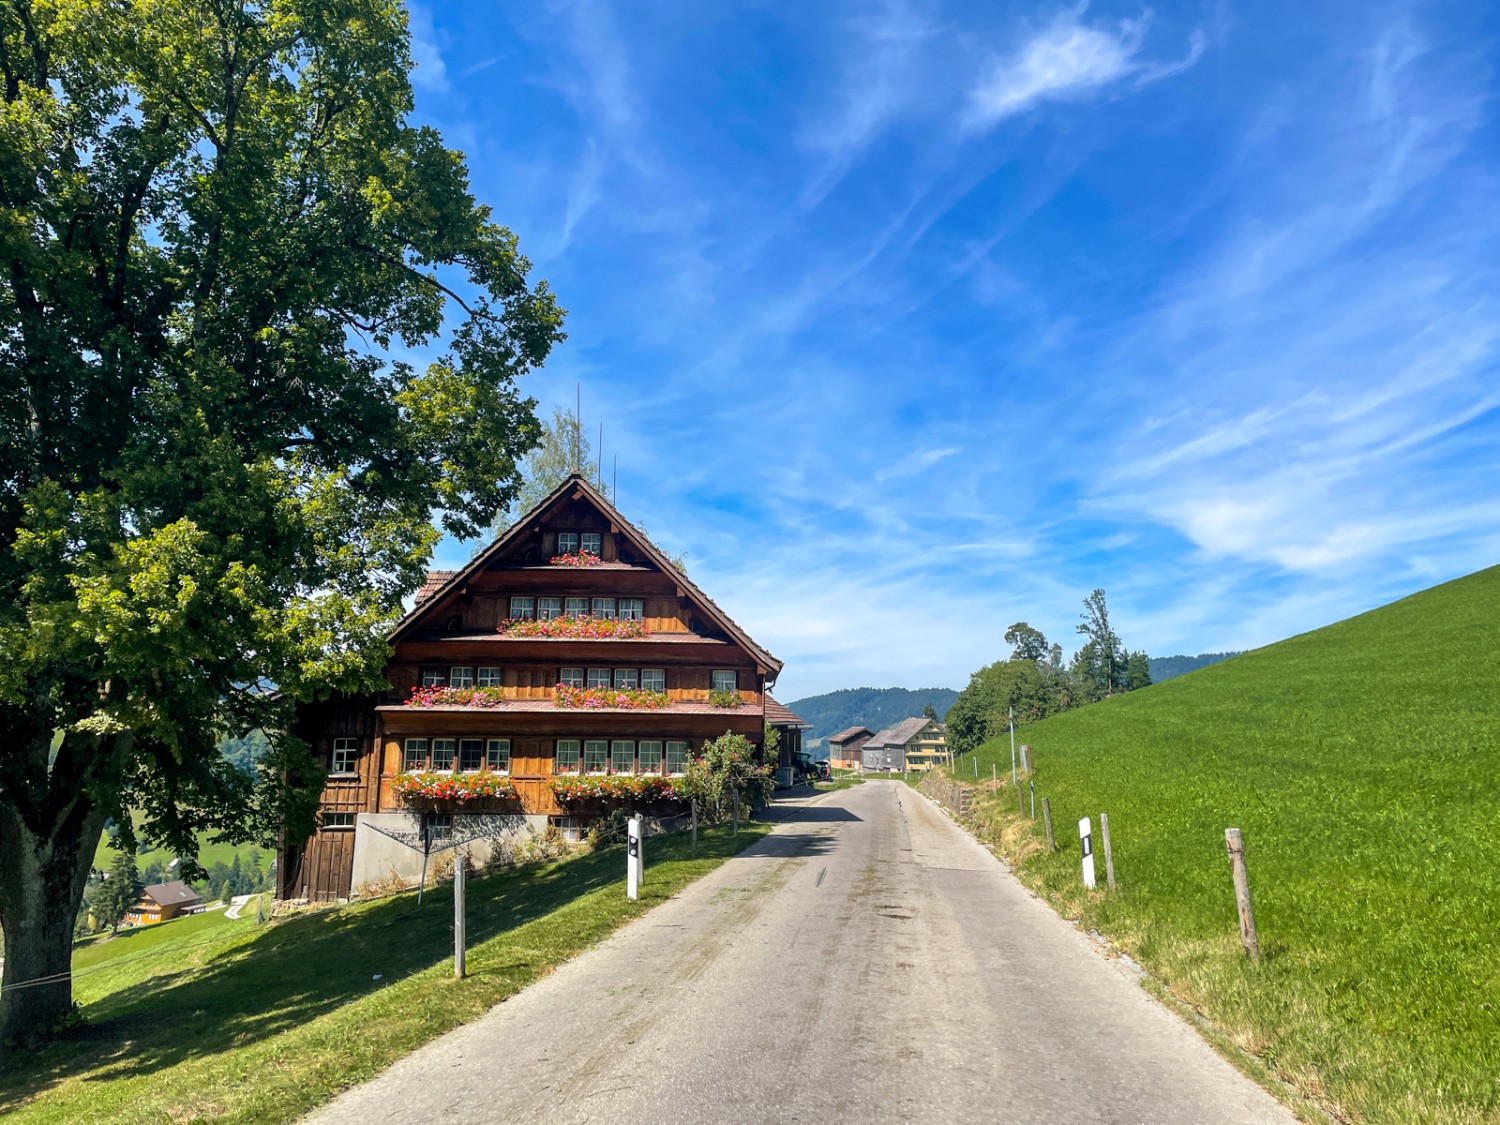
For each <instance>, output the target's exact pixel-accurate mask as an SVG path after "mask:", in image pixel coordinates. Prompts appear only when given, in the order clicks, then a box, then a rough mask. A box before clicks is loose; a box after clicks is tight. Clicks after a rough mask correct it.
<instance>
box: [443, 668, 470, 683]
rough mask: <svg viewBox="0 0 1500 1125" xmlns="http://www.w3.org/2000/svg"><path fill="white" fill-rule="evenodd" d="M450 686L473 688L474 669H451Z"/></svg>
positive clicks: (449, 670)
mask: <svg viewBox="0 0 1500 1125" xmlns="http://www.w3.org/2000/svg"><path fill="white" fill-rule="evenodd" d="M448 686H449V687H473V686H474V669H472V668H449V669H448Z"/></svg>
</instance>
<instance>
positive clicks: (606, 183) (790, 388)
mask: <svg viewBox="0 0 1500 1125" xmlns="http://www.w3.org/2000/svg"><path fill="white" fill-rule="evenodd" d="M412 29H413V34H414V46H413V50H414V56H415V57H416V59H417V61H418V64H419V65H418V67H417V69H416V71H415V72H414V75H413V81H414V83H415V85H416V88H417V94H418V115H419V117H420V118H422V119H423V120H425V121H427V122H430V123H432V124H435V125H436V126H438V127H439V128H440V129H441V130H442V132H443V134H444V136H445V138H446V139H447V141H448V143H449V144H450V145H452V146H454V147H457V148H461V149H463V150H464V151H465V152H466V153H467V154H468V156H469V159H470V162H471V169H472V174H473V185H474V188H475V191H476V193H477V194H478V196H479V197H480V198H481V199H482V200H484V201H485V202H487V203H489V204H490V205H492V206H493V208H494V211H495V215H496V217H497V219H499V220H500V221H502V222H504V223H505V224H506V225H508V226H510V227H511V228H512V229H513V230H514V231H515V232H516V233H517V235H518V236H519V238H520V240H521V245H522V247H523V249H524V251H525V252H526V253H527V255H528V256H529V257H530V258H531V260H532V262H533V263H534V266H535V271H536V274H537V275H539V276H543V277H546V278H547V279H548V280H549V281H550V282H551V284H552V285H553V287H554V288H555V290H556V291H557V293H558V295H559V297H560V300H561V302H562V304H563V305H564V306H565V307H566V308H567V309H568V310H569V316H568V324H567V327H568V333H569V339H568V341H567V342H566V343H565V344H563V345H562V346H561V347H560V348H559V349H558V350H557V352H556V353H555V354H554V358H553V359H552V360H551V361H550V362H549V363H548V365H547V368H546V370H545V371H544V372H542V373H540V374H539V375H537V376H535V377H528V379H527V380H526V383H527V388H526V389H527V390H528V391H529V393H531V394H532V395H534V396H535V397H537V398H538V399H539V400H540V401H541V402H542V404H543V411H544V412H550V407H551V405H552V404H554V403H561V404H571V403H572V401H573V396H574V388H575V384H576V383H579V382H581V383H582V387H583V400H584V415H585V421H586V423H587V424H588V425H589V426H590V427H591V430H592V427H595V426H597V424H598V423H599V422H600V421H602V422H603V423H604V457H605V465H606V477H608V473H609V467H610V465H611V464H612V462H613V460H614V458H615V457H616V456H618V459H619V478H618V479H619V485H618V500H619V505H620V507H621V509H622V510H623V511H624V512H625V514H626V515H627V516H628V517H630V518H633V519H638V520H640V521H641V522H642V523H644V524H645V525H646V526H647V527H648V528H649V529H650V531H651V533H652V535H653V536H654V537H655V538H656V539H657V541H658V542H660V543H661V544H662V545H663V546H665V547H667V548H669V549H671V550H674V551H682V550H685V551H686V552H687V553H688V564H689V567H690V570H691V573H692V574H693V576H694V578H695V579H696V580H697V581H699V582H700V583H701V584H702V585H703V586H704V587H705V588H706V589H707V590H708V591H709V592H710V593H711V594H712V595H713V596H714V597H715V599H716V600H718V601H719V602H720V603H721V604H722V605H724V606H725V607H726V608H727V609H728V610H729V612H730V613H731V614H733V616H734V617H735V618H736V619H737V620H738V621H739V622H740V623H741V624H743V625H744V626H745V627H746V628H747V629H748V630H749V631H750V632H751V633H752V634H753V635H754V636H755V637H756V638H757V640H759V641H761V642H762V643H763V644H764V645H766V646H767V647H768V648H769V649H770V650H771V651H772V652H774V653H776V654H777V656H779V657H780V658H781V659H783V660H784V661H785V662H786V670H785V672H784V673H783V674H782V678H781V682H780V684H779V685H778V688H777V694H778V696H780V698H782V699H784V700H790V699H795V698H798V697H801V696H804V695H808V694H813V693H817V692H822V691H827V690H832V689H835V688H839V687H857V686H862V685H871V686H878V687H883V686H892V685H900V686H907V687H924V686H932V685H944V686H951V687H962V686H963V685H964V684H965V683H966V682H967V679H968V675H969V673H970V672H972V671H973V670H974V669H975V668H977V667H979V666H980V665H981V664H984V663H988V662H989V661H992V660H995V659H1000V658H1002V657H1004V656H1005V655H1007V646H1006V645H1005V644H1004V641H1003V639H1002V634H1003V633H1004V631H1005V629H1006V628H1007V627H1008V626H1009V625H1010V624H1011V623H1013V622H1015V621H1017V620H1023V619H1024V620H1026V621H1029V622H1030V623H1031V624H1032V625H1034V626H1036V627H1038V628H1040V629H1042V630H1043V631H1045V632H1046V633H1047V634H1048V636H1049V637H1050V638H1052V639H1053V640H1058V641H1061V642H1062V643H1063V645H1064V646H1065V647H1066V648H1067V649H1068V650H1069V651H1071V650H1072V649H1074V648H1075V647H1076V641H1077V640H1078V638H1077V637H1076V636H1075V635H1074V633H1073V626H1074V625H1075V624H1076V622H1077V620H1078V614H1079V612H1080V610H1081V608H1082V606H1081V602H1082V599H1083V598H1084V596H1085V595H1087V594H1088V592H1089V591H1090V590H1091V589H1093V588H1094V587H1096V586H1102V587H1104V588H1105V589H1106V590H1107V591H1108V595H1109V602H1110V606H1111V609H1112V612H1113V616H1114V618H1115V621H1116V624H1117V628H1118V631H1119V632H1120V633H1121V635H1122V636H1123V638H1124V640H1125V641H1126V643H1127V644H1128V645H1130V646H1131V647H1132V648H1144V649H1146V650H1147V651H1149V652H1150V653H1152V654H1154V655H1168V654H1171V653H1178V652H1186V653H1194V652H1201V651H1214V650H1223V649H1233V648H1248V647H1254V646H1258V645H1263V644H1267V643H1269V642H1271V641H1275V640H1278V639H1280V638H1282V637H1285V636H1288V635H1291V634H1294V633H1297V632H1302V631H1305V630H1307V629H1311V628H1316V627H1318V626H1320V625H1324V624H1327V623H1329V622H1331V621H1335V620H1338V619H1340V618H1343V617H1346V616H1349V615H1350V614H1353V613H1356V612H1359V611H1362V610H1365V609H1368V608H1371V607H1373V606H1376V605H1380V604H1382V603H1384V602H1387V601H1390V600H1393V599H1394V598H1397V597H1400V596H1402V595H1405V594H1407V593H1411V592H1413V591H1415V590H1418V589H1422V588H1424V587H1426V586H1430V585H1433V584H1435V583H1437V582H1440V581H1443V580H1446V579H1448V578H1452V577H1456V576H1458V575H1461V574H1465V573H1468V572H1471V571H1473V570H1477V569H1479V568H1481V567H1485V566H1489V565H1491V564H1494V563H1496V562H1500V463H1497V462H1500V456H1497V448H1500V447H1497V443H1496V440H1495V438H1496V436H1497V435H1496V431H1497V426H1500V379H1497V377H1496V362H1497V360H1496V356H1497V350H1500V305H1497V294H1500V285H1497V277H1496V274H1497V263H1500V256H1497V249H1500V246H1497V242H1500V192H1497V174H1500V162H1497V160H1496V157H1497V153H1500V131H1497V130H1496V121H1495V117H1496V112H1495V104H1494V95H1495V89H1496V76H1495V73H1494V66H1493V60H1494V59H1495V58H1496V57H1497V54H1496V47H1497V36H1500V16H1497V14H1496V13H1495V10H1494V9H1493V8H1492V7H1490V6H1487V5H1483V4H1478V3H1475V4H1467V5H1466V4H1446V5H1403V4H1381V3H1351V4H1316V5H1311V6H1309V5H1306V4H1297V5H1290V4H1288V5H1278V4H1274V3H1267V2H1263V0H1257V2H1256V3H1254V4H1248V3H1240V4H1217V3H1204V4H1191V5H1181V6H1168V5H1157V6H1152V7H1149V8H1148V7H1142V6H1140V5H1139V4H1129V5H1115V4H1089V5H1086V6H1085V5H1082V4H1073V5H1071V6H1069V5H1056V4H1049V5H1034V4H1024V5H1023V4H996V5H979V4H974V3H955V4H948V5H944V4H939V3H931V4H923V3H887V4H857V3H850V4H838V3H827V4H805V3H797V4H792V3H788V4H784V5H778V4H775V3H760V4H746V5H742V6H736V5H733V4H729V3H715V4H706V5H705V4H700V3H687V2H681V3H677V2H672V3H632V4H629V5H624V4H621V5H613V4H609V3H605V2H603V0H583V2H577V3H551V4H538V3H493V4H492V3H478V2H473V3H453V4H450V3H444V4H428V5H425V6H416V7H414V8H413V12H412ZM469 551H470V548H469V547H468V546H465V545H461V544H456V543H451V542H449V543H445V544H444V545H443V547H442V548H441V549H440V552H439V557H438V562H439V563H440V564H447V565H453V564H454V563H457V562H461V561H462V560H463V559H465V558H467V557H468V554H469Z"/></svg>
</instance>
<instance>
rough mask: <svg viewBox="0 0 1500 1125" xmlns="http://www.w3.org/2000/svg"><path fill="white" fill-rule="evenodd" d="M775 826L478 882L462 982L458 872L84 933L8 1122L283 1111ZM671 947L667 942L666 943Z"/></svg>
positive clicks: (316, 1100)
mask: <svg viewBox="0 0 1500 1125" xmlns="http://www.w3.org/2000/svg"><path fill="white" fill-rule="evenodd" d="M767 831H769V827H768V826H767V825H765V824H761V823H754V822H752V823H748V824H741V827H740V833H739V835H738V836H737V837H731V836H730V835H729V831H728V829H727V828H726V827H717V828H711V829H705V830H703V831H702V832H700V834H699V846H698V854H697V856H696V857H694V856H691V855H690V854H689V844H688V840H687V839H686V837H685V836H682V835H680V834H679V835H676V836H670V837H662V838H659V839H656V840H652V841H651V842H650V846H649V851H648V853H647V854H648V858H649V860H650V868H649V871H648V878H647V880H646V883H645V884H644V886H643V887H642V892H641V898H640V900H639V901H637V902H630V901H629V900H628V899H626V897H625V888H624V862H623V859H624V854H623V849H622V848H621V847H613V848H608V849H605V850H604V851H601V852H598V853H594V854H589V855H582V856H578V857H575V858H572V859H569V860H567V861H564V862H561V863H553V864H549V865H547V866H541V867H528V868H521V869H514V870H509V871H505V872H502V873H499V874H496V875H492V876H487V877H484V878H473V879H471V880H470V882H469V894H468V904H469V905H468V932H469V952H468V970H469V976H468V978H467V979H466V980H463V981H455V980H454V979H453V976H452V949H453V947H452V934H451V926H452V921H453V898H452V889H451V887H448V886H442V887H436V888H430V889H429V890H428V892H427V895H426V896H425V899H424V901H423V903H422V905H421V906H420V907H419V906H418V905H417V903H416V895H415V893H408V894H403V895H399V896H396V897H394V898H390V899H385V900H381V901H376V902H371V903H366V904H357V905H353V906H348V907H343V908H338V909H333V910H326V911H321V912H317V913H309V914H306V915H302V916H298V917H293V918H290V919H287V920H284V921H278V922H275V923H272V924H270V925H265V926H260V927H257V926H255V924H254V923H253V921H249V920H243V921H230V920H227V919H225V917H224V914H223V912H222V911H214V912H211V913H207V914H201V915H195V916H193V917H190V918H187V919H183V920H179V921H173V922H166V923H163V924H161V925H159V926H151V927H146V928H143V929H141V930H135V931H131V932H129V933H128V934H121V935H120V936H119V937H116V938H114V939H112V940H108V941H105V940H100V939H90V940H88V941H83V942H80V943H79V944H78V946H77V949H76V952H75V955H74V968H75V971H76V972H78V973H79V974H80V975H79V976H78V977H77V979H76V984H75V995H76V997H77V999H78V1000H79V1001H80V1002H81V1003H82V1004H83V1015H84V1017H85V1019H86V1022H85V1024H84V1025H83V1026H82V1027H80V1028H77V1029H75V1030H74V1031H72V1032H70V1033H68V1034H67V1035H65V1036H64V1037H63V1038H62V1039H60V1040H58V1041H56V1042H54V1043H52V1044H50V1045H49V1046H47V1047H46V1048H44V1049H42V1050H40V1051H38V1052H36V1053H32V1054H21V1055H18V1056H13V1057H8V1058H7V1059H6V1060H5V1062H4V1063H3V1065H0V1118H3V1119H4V1120H5V1121H6V1122H7V1125H9V1123H12V1122H14V1123H17V1125H20V1123H23V1122H24V1123H39V1122H56V1123H59V1125H61V1123H69V1125H71V1123H73V1122H81V1121H87V1122H101V1123H104V1122H132V1123H134V1122H143V1121H152V1122H156V1121H160V1122H174V1123H175V1122H186V1121H208V1120H212V1121H227V1122H273V1121H274V1122H280V1121H288V1120H291V1119H292V1118H294V1117H297V1116H299V1115H300V1114H303V1113H305V1112H307V1111H308V1110H310V1109H312V1108H314V1107H316V1106H318V1105H320V1104H322V1103H323V1102H325V1101H327V1100H328V1099H329V1098H330V1097H332V1096H333V1095H334V1094H335V1093H337V1092H338V1091H339V1090H341V1089H344V1088H345V1087H347V1086H351V1085H354V1084H356V1083H359V1082H362V1081H364V1080H366V1079H368V1078H370V1077H373V1076H374V1075H375V1074H376V1073H378V1072H379V1071H380V1070H381V1069H382V1068H384V1067H385V1066H387V1065H388V1064H389V1063H391V1062H392V1061H394V1060H395V1059H397V1058H399V1057H400V1056H402V1055H404V1054H406V1053H408V1052H410V1051H411V1050H413V1049H414V1048H415V1047H418V1046H420V1045H421V1044H422V1043H424V1042H426V1041H427V1040H429V1039H432V1038H433V1037H435V1036H437V1035H440V1034H442V1033H443V1032H444V1031H447V1030H449V1029H450V1028H452V1027H455V1026H456V1025H458V1024H460V1023H463V1022H466V1021H468V1020H472V1019H474V1018H476V1017H478V1016H479V1015H481V1014H483V1013H484V1012H485V1011H487V1010H488V1009H489V1008H490V1007H492V1006H493V1005H495V1004H496V1003H498V1002H499V1001H501V1000H503V999H505V998H506V997H507V996H510V995H512V994H514V993H515V992H517V991H518V990H520V989H521V988H523V987H525V986H526V985H527V984H529V983H530V982H531V981H533V980H536V979H537V978H538V977H540V976H543V975H545V974H546V973H548V972H549V971H551V970H552V969H553V968H554V967H555V966H557V965H558V964H560V963H561V962H563V961H565V960H567V959H568V958H569V957H572V956H574V955H575V954H577V953H578V952H580V951H582V950H584V949H586V948H588V947H589V946H590V945H593V944H594V943H595V942H597V941H599V940H600V939H601V938H603V937H604V936H606V935H607V934H609V933H610V932H611V931H612V930H614V929H615V928H616V927H618V926H620V925H621V924H623V923H625V922H627V921H629V920H630V919H632V918H636V917H639V916H640V915H642V914H643V913H645V912H646V911H647V910H649V909H650V908H651V907H652V906H654V905H656V904H658V903H660V902H662V901H664V900H665V899H667V898H669V897H671V896H672V895H674V894H676V893H678V892H679V891H681V890H682V889H683V888H684V887H685V886H687V885H688V884H689V883H691V882H692V881H693V880H694V879H697V878H699V877H700V876H702V875H705V874H707V873H708V872H709V871H711V870H712V869H713V868H715V867H717V866H718V865H719V864H720V863H722V862H723V861H724V860H725V859H727V858H728V857H729V856H731V855H734V854H736V853H738V852H740V851H742V850H743V849H744V848H746V847H748V846H749V845H750V844H752V843H754V842H755V841H756V840H757V839H759V838H760V837H761V836H763V835H764V834H765V833H766V832H767ZM666 952H669V951H666Z"/></svg>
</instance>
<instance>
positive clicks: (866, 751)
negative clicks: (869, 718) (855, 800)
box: [844, 717, 950, 773]
mask: <svg viewBox="0 0 1500 1125" xmlns="http://www.w3.org/2000/svg"><path fill="white" fill-rule="evenodd" d="M844 733H848V732H844ZM860 756H861V759H862V765H863V768H864V769H865V771H866V772H873V771H877V770H902V771H905V770H911V771H913V772H915V773H925V772H926V771H927V770H930V769H932V767H933V766H935V765H938V764H939V763H941V762H947V761H949V760H950V756H949V753H948V734H947V729H946V728H945V727H944V726H943V724H942V723H940V722H938V721H937V720H936V719H924V718H921V717H918V718H915V719H903V720H902V721H901V722H899V723H897V724H896V725H895V726H893V727H887V728H886V729H885V730H883V731H881V732H879V733H878V734H875V735H872V736H871V737H870V738H869V740H868V741H866V742H865V743H864V745H863V747H862V748H861V750H860Z"/></svg>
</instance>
